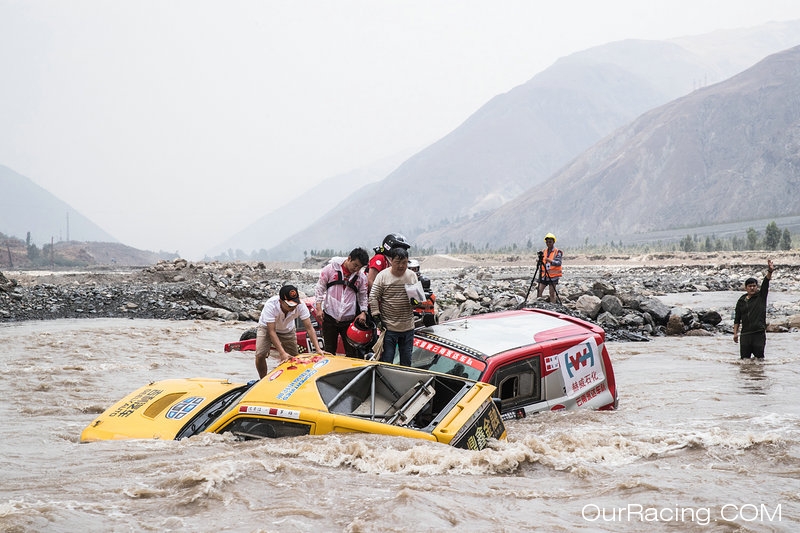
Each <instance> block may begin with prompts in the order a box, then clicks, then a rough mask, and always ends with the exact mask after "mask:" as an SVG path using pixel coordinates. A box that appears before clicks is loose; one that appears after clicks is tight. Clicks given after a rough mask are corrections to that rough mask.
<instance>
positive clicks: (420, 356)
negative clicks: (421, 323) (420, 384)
mask: <svg viewBox="0 0 800 533" xmlns="http://www.w3.org/2000/svg"><path fill="white" fill-rule="evenodd" d="M394 363H395V364H400V355H399V352H397V353H395V358H394ZM411 366H413V367H414V368H423V369H425V370H433V371H434V372H441V373H442V374H450V375H451V376H458V377H462V378H469V379H474V380H476V381H477V380H478V379H479V378H480V377H481V373H482V372H483V370H484V369H485V368H486V364H485V363H484V362H483V361H479V360H478V359H475V358H474V357H470V356H466V355H464V354H461V353H459V352H456V351H455V350H451V349H445V348H442V347H441V346H437V345H434V344H431V343H429V342H419V341H418V340H416V339H415V341H414V349H413V350H412V352H411Z"/></svg>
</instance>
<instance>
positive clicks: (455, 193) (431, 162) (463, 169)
mask: <svg viewBox="0 0 800 533" xmlns="http://www.w3.org/2000/svg"><path fill="white" fill-rule="evenodd" d="M778 27H779V28H781V29H785V28H790V29H792V30H797V31H796V32H794V33H793V32H792V31H788V30H787V31H782V32H777V35H778V36H777V37H775V38H772V39H765V38H764V37H763V36H764V35H765V34H768V33H770V32H772V34H775V33H776V26H774V25H769V26H768V27H764V28H762V29H761V30H754V29H749V30H746V32H739V33H737V32H725V33H723V34H720V33H715V34H714V35H713V40H712V41H705V40H704V39H703V37H702V36H700V37H697V38H695V39H694V40H692V39H691V38H685V39H683V40H682V41H681V42H682V44H680V45H679V44H677V43H674V42H663V41H622V42H617V43H610V44H608V45H604V46H600V47H597V48H593V49H590V50H586V51H584V52H580V53H577V54H573V55H571V56H569V57H566V58H562V59H561V60H559V61H558V62H556V63H555V64H554V65H553V66H551V67H550V68H548V69H546V70H545V71H543V72H541V73H539V74H537V75H536V76H534V78H532V79H531V80H530V81H528V82H527V83H525V84H523V85H521V86H519V87H516V88H515V89H513V90H511V91H509V92H508V93H506V94H503V95H499V96H497V97H495V98H493V99H492V100H490V101H489V102H488V103H487V104H485V105H484V106H483V107H481V108H480V109H479V110H478V111H477V112H476V113H474V114H473V115H472V116H470V117H469V118H468V119H467V120H466V121H465V122H464V123H463V124H462V125H461V126H459V127H458V128H457V129H456V130H454V131H453V132H452V133H450V134H449V135H447V136H445V137H444V138H442V139H441V140H439V141H438V142H436V143H434V144H433V145H431V146H429V147H428V148H426V149H424V150H423V151H421V152H419V153H418V154H416V155H415V156H413V157H411V158H410V159H408V160H407V161H406V162H405V163H404V164H403V165H401V166H400V167H399V168H398V169H397V170H396V171H395V172H393V173H392V174H390V175H389V176H388V177H387V178H386V179H384V180H382V181H381V182H379V183H377V184H376V186H375V187H370V188H369V189H368V190H360V191H358V193H357V194H354V195H352V196H351V197H350V198H348V199H346V200H344V201H343V202H342V203H341V204H340V205H339V206H338V207H337V209H336V210H335V211H334V212H331V213H330V214H328V215H326V216H323V217H322V218H321V219H319V220H317V221H316V222H315V223H314V224H312V225H311V226H310V227H309V228H307V229H306V230H303V231H301V232H298V233H297V234H295V235H293V236H291V237H290V238H289V239H287V240H286V241H284V242H282V243H281V244H279V245H278V246H276V247H275V248H273V249H271V250H270V255H272V256H274V257H276V258H285V259H297V258H298V257H300V256H301V254H302V250H304V249H310V248H337V249H348V248H349V247H350V246H352V245H355V244H362V245H367V246H374V245H375V244H377V243H378V242H379V241H380V239H381V238H382V237H383V235H385V234H386V233H388V232H401V233H404V234H406V236H407V237H409V238H410V239H411V240H412V242H416V241H417V240H418V239H417V236H419V235H421V234H423V233H429V234H431V232H435V233H436V234H437V235H439V237H437V238H436V239H433V238H427V239H426V240H425V242H422V241H420V242H419V243H417V244H425V243H431V242H438V243H441V242H448V241H451V240H458V239H452V238H450V239H448V238H447V237H444V236H443V235H445V234H447V233H448V232H447V228H449V227H451V226H452V225H454V224H455V223H456V222H460V221H464V220H466V219H469V218H470V217H474V216H477V215H480V214H483V213H486V212H490V211H491V210H493V209H496V208H498V207H500V206H502V205H504V204H506V202H509V201H511V200H513V199H514V198H516V197H517V196H518V195H520V194H521V193H523V192H524V191H526V190H528V189H529V188H530V187H532V186H536V185H537V184H539V183H541V182H542V181H544V180H546V179H547V178H549V177H550V176H551V175H552V174H553V173H554V172H556V171H557V170H558V169H559V168H560V167H562V166H563V165H565V164H567V163H568V162H569V161H570V160H571V159H572V158H574V157H576V156H577V155H578V154H580V153H581V152H582V151H584V150H586V149H587V148H589V147H590V146H591V145H592V144H593V143H595V142H597V141H599V140H600V139H602V138H603V137H604V136H605V135H607V134H609V133H610V132H611V131H613V130H614V129H616V128H618V127H621V126H623V125H624V124H626V123H628V122H630V121H631V120H633V119H635V118H636V117H637V116H639V115H640V114H641V113H643V112H645V111H647V110H648V109H652V108H653V107H655V106H657V105H661V104H664V103H666V102H668V101H670V100H672V99H674V98H678V97H680V96H683V95H685V94H688V93H689V92H690V91H691V90H692V89H694V88H696V87H698V86H702V85H704V84H706V83H709V82H713V81H719V80H722V79H724V78H725V77H727V76H730V75H733V74H735V73H736V72H739V71H741V70H743V69H744V68H746V67H748V66H750V65H752V63H753V62H754V60H753V61H751V59H753V58H754V57H758V58H760V57H764V56H765V55H767V54H768V53H771V52H774V51H777V50H779V49H780V48H774V47H775V46H777V45H778V44H780V43H784V42H786V41H792V44H798V43H800V21H798V22H793V23H781V24H779V25H778ZM710 43H711V44H710ZM720 43H728V44H729V45H730V46H731V50H732V52H731V54H730V55H728V56H725V55H724V54H721V53H720V46H722V45H721V44H720ZM723 48H724V47H723ZM742 49H746V50H747V51H748V52H747V53H745V54H740V53H739V51H740V50H742ZM759 51H763V54H762V55H758V56H755V54H758V53H759ZM341 213H347V215H346V216H347V217H349V218H351V219H359V220H362V221H364V222H362V223H360V224H354V223H349V224H342V223H341V221H340V219H341V217H342V214H341ZM437 230H438V231H437ZM454 235H455V234H454Z"/></svg>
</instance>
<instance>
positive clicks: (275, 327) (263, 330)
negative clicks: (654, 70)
mask: <svg viewBox="0 0 800 533" xmlns="http://www.w3.org/2000/svg"><path fill="white" fill-rule="evenodd" d="M296 318H299V319H300V320H301V321H302V322H303V326H305V328H306V332H307V333H308V338H309V339H311V343H312V344H313V345H314V349H315V350H316V351H317V353H322V350H321V349H320V347H319V341H318V340H317V334H316V333H315V332H314V326H313V325H312V324H311V313H309V311H308V307H307V306H306V305H302V304H301V303H300V294H299V293H298V292H297V287H295V286H294V285H284V286H283V287H281V290H280V292H278V295H277V296H273V297H272V298H270V299H269V300H267V303H265V304H264V309H262V311H261V316H260V317H259V319H258V327H257V328H256V370H258V376H259V377H260V378H263V377H264V376H266V375H267V357H269V351H270V349H271V348H273V347H274V348H275V349H276V350H277V351H278V358H279V359H280V362H281V363H282V362H284V361H286V360H287V359H289V358H290V357H292V356H295V355H297V333H296V332H295V325H294V321H295V319H296Z"/></svg>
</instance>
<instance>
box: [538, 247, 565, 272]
mask: <svg viewBox="0 0 800 533" xmlns="http://www.w3.org/2000/svg"><path fill="white" fill-rule="evenodd" d="M542 252H543V253H544V259H545V261H546V260H547V259H550V261H552V262H551V263H550V268H547V269H545V267H546V266H547V263H546V262H543V263H542V267H541V270H542V276H541V277H542V278H545V277H546V276H547V275H549V276H550V277H551V278H552V279H555V278H560V277H561V250H559V249H558V248H556V247H555V246H553V250H552V251H548V250H547V248H545V249H544V250H542Z"/></svg>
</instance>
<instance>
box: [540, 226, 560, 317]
mask: <svg viewBox="0 0 800 533" xmlns="http://www.w3.org/2000/svg"><path fill="white" fill-rule="evenodd" d="M544 242H545V244H547V247H546V248H545V249H544V250H542V253H541V255H540V258H541V262H542V266H541V268H540V271H539V288H538V290H537V292H536V297H537V298H539V297H541V296H542V293H543V292H544V288H545V287H549V288H550V298H549V300H550V303H555V302H556V285H558V280H559V279H561V258H562V253H561V250H559V249H558V248H556V246H555V244H556V236H555V235H553V234H552V233H548V234H547V235H545V236H544Z"/></svg>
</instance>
